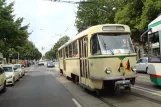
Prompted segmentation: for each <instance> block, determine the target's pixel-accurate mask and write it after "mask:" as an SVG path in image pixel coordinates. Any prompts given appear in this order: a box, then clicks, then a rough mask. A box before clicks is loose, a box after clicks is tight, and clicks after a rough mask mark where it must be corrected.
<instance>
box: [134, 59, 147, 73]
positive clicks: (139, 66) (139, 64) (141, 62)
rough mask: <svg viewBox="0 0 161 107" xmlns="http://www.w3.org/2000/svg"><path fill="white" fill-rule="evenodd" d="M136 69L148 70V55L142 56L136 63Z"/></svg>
mask: <svg viewBox="0 0 161 107" xmlns="http://www.w3.org/2000/svg"><path fill="white" fill-rule="evenodd" d="M136 71H137V72H138V71H142V72H146V73H147V71H148V57H142V58H140V59H139V60H138V61H137V63H136Z"/></svg>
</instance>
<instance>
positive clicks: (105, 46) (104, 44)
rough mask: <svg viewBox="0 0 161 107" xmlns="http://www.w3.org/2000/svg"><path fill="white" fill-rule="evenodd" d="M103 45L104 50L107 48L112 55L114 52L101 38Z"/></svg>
mask: <svg viewBox="0 0 161 107" xmlns="http://www.w3.org/2000/svg"><path fill="white" fill-rule="evenodd" d="M103 46H104V48H105V50H106V52H107V50H109V51H110V52H111V53H112V55H114V52H113V51H112V50H111V49H110V48H109V47H108V46H107V45H106V43H105V41H104V40H103Z"/></svg>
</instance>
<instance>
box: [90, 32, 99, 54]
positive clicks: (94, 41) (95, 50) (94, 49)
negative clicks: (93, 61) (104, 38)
mask: <svg viewBox="0 0 161 107" xmlns="http://www.w3.org/2000/svg"><path fill="white" fill-rule="evenodd" d="M91 53H92V54H94V55H99V54H101V51H100V46H99V41H98V37H97V35H94V36H93V37H92V38H91Z"/></svg>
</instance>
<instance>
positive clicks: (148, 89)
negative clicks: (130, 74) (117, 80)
mask: <svg viewBox="0 0 161 107" xmlns="http://www.w3.org/2000/svg"><path fill="white" fill-rule="evenodd" d="M134 87H136V88H141V89H145V90H147V91H153V92H155V93H160V94H161V91H157V90H153V89H148V88H144V87H140V86H138V85H135V86H134Z"/></svg>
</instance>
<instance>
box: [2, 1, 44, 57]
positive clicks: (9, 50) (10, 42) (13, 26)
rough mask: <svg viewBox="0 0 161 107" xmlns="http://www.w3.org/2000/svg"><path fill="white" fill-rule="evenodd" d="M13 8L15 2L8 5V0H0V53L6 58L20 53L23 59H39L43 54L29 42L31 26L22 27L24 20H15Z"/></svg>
mask: <svg viewBox="0 0 161 107" xmlns="http://www.w3.org/2000/svg"><path fill="white" fill-rule="evenodd" d="M13 6H14V2H12V3H10V4H6V0H0V7H1V8H0V52H2V53H3V55H4V57H6V58H8V57H9V55H10V54H12V55H13V56H16V55H17V52H20V53H21V54H23V56H24V57H23V58H25V57H27V58H31V59H33V58H35V59H38V58H40V56H41V53H40V52H39V51H38V49H36V48H35V46H34V45H33V43H31V42H30V41H28V36H29V34H30V33H29V32H28V31H27V30H28V27H29V24H28V25H22V22H23V18H17V19H16V18H15V15H14V14H13V12H14V9H13ZM22 50H23V51H22ZM21 51H22V52H21Z"/></svg>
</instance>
